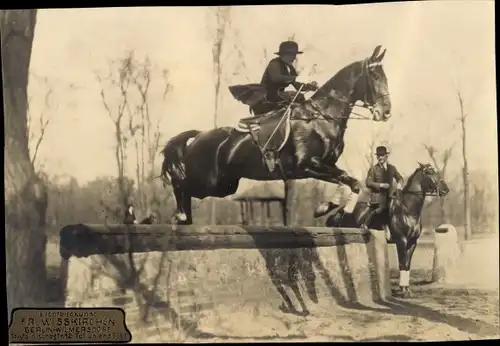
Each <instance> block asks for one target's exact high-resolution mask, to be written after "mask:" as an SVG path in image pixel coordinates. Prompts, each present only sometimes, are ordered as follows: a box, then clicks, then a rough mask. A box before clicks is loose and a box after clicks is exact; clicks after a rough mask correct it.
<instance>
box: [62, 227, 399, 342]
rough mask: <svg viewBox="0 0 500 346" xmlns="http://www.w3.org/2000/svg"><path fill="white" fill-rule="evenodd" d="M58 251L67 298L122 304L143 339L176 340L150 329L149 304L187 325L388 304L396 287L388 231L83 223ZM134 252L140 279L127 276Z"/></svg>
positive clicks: (80, 303)
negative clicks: (145, 318)
mask: <svg viewBox="0 0 500 346" xmlns="http://www.w3.org/2000/svg"><path fill="white" fill-rule="evenodd" d="M60 252H61V256H62V263H61V268H64V269H62V270H64V271H65V273H61V277H62V278H64V279H63V281H64V282H65V283H64V286H65V292H66V298H65V299H66V300H65V306H66V307H92V306H119V307H122V308H124V309H125V311H126V316H127V326H129V329H130V330H131V332H132V336H133V340H134V341H137V342H141V341H144V342H152V341H156V342H158V341H164V342H165V341H170V339H168V338H166V337H165V336H162V334H160V333H159V332H158V331H156V330H154V331H152V330H151V331H150V332H145V328H144V324H140V323H139V322H138V321H140V320H141V316H144V314H145V312H144V311H145V310H146V311H149V312H148V313H147V314H149V316H150V317H148V318H150V319H152V320H155V321H157V322H156V323H157V324H159V325H161V326H162V327H161V328H167V326H169V325H170V326H171V325H172V323H174V324H177V325H179V326H181V327H180V328H181V329H182V328H183V327H182V325H189V328H187V327H186V328H187V329H186V330H185V331H184V332H185V333H188V334H189V333H191V331H192V330H193V328H194V329H196V328H198V327H196V326H203V327H200V328H201V329H202V330H201V331H199V332H201V333H203V328H211V330H215V331H217V330H218V329H217V328H219V327H218V326H219V325H222V324H224V323H226V322H224V321H225V320H227V323H230V320H231V319H234V318H244V319H249V320H252V319H255V318H257V319H259V317H258V316H259V315H262V316H268V317H266V318H271V317H269V316H275V315H276V316H277V317H276V318H278V319H279V318H280V317H279V316H281V314H283V313H289V312H292V313H294V312H293V311H297V312H300V313H309V311H311V309H313V311H314V309H319V310H320V311H324V312H322V313H328V311H331V309H332V308H334V307H335V306H341V307H349V306H352V304H353V303H356V304H362V305H365V306H372V305H373V306H380V305H379V302H381V301H383V300H387V299H388V298H389V297H390V296H391V289H390V277H389V276H390V275H389V274H390V273H389V268H388V258H387V244H386V241H385V235H384V234H383V232H377V231H370V230H359V229H334V228H323V227H283V226H265V227H264V226H239V225H238V226H236V225H235V226H229V225H227V226H226V225H217V226H203V225H189V226H177V225H170V224H160V225H130V226H126V225H93V224H75V225H68V226H66V227H64V228H63V229H62V230H61V231H60ZM128 261H133V262H134V265H135V266H136V271H135V273H136V274H137V275H139V279H138V280H136V281H135V282H136V283H137V282H139V284H133V285H132V286H131V284H130V281H128V283H127V275H130V265H129V262H128ZM124 278H125V279H124ZM124 281H125V282H126V283H125V284H124ZM145 306H147V307H146V308H145ZM313 313H314V312H313ZM151 314H153V315H151ZM168 316H176V317H174V319H175V322H172V321H171V320H170V319H171V317H168ZM238 316H240V317H238ZM256 316H257V317H256ZM221 319H222V320H221ZM186 321H191V322H186ZM192 321H196V322H192ZM190 323H191V324H190ZM192 323H195V325H194V327H193V324H192ZM272 325H280V324H279V323H278V324H272ZM207 326H212V327H207ZM242 327H243V325H242ZM141 333H142V334H141ZM164 333H165V334H163V335H168V332H167V331H165V332H164ZM221 333H224V332H223V331H221ZM236 333H237V331H236ZM241 333H245V331H242V332H241ZM259 333H263V335H266V334H269V333H273V334H276V333H278V334H283V335H286V333H288V332H287V330H283V331H279V330H278V331H276V330H266V328H265V326H262V327H260V329H259V330H258V331H254V332H252V336H253V337H258V334H259Z"/></svg>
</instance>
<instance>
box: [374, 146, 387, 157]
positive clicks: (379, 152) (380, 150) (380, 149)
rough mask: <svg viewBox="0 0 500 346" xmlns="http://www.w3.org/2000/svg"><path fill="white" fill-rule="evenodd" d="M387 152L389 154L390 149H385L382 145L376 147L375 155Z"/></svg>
mask: <svg viewBox="0 0 500 346" xmlns="http://www.w3.org/2000/svg"><path fill="white" fill-rule="evenodd" d="M387 154H390V151H389V150H387V148H386V147H384V146H383V145H381V146H378V147H377V149H376V152H375V155H387Z"/></svg>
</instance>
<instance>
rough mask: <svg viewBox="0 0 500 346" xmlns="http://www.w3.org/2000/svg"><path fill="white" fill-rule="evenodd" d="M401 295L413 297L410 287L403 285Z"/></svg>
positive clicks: (402, 296)
mask: <svg viewBox="0 0 500 346" xmlns="http://www.w3.org/2000/svg"><path fill="white" fill-rule="evenodd" d="M400 296H401V298H411V296H412V293H411V291H410V289H409V288H408V287H401V291H400Z"/></svg>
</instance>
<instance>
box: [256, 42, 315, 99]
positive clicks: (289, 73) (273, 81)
mask: <svg viewBox="0 0 500 346" xmlns="http://www.w3.org/2000/svg"><path fill="white" fill-rule="evenodd" d="M302 53H303V52H301V51H299V46H298V44H297V43H296V42H294V41H284V42H281V44H280V46H279V50H278V52H277V53H274V54H276V55H278V56H277V57H276V58H274V59H272V60H271V61H270V62H269V64H268V65H267V68H266V70H265V71H264V74H263V76H262V80H261V82H260V83H261V84H264V85H266V89H267V99H268V100H269V101H271V102H275V103H278V102H283V101H285V102H292V100H293V99H294V98H295V96H296V95H297V91H298V90H299V89H300V87H302V90H303V91H316V90H317V89H318V84H317V83H316V82H312V83H301V82H298V81H296V79H297V76H298V73H297V70H295V67H294V66H293V63H294V61H295V60H296V59H297V54H302ZM289 85H293V87H294V88H295V89H296V90H297V91H285V88H287V87H288V86H289ZM296 101H298V102H303V101H305V98H304V95H302V94H300V95H297V98H296Z"/></svg>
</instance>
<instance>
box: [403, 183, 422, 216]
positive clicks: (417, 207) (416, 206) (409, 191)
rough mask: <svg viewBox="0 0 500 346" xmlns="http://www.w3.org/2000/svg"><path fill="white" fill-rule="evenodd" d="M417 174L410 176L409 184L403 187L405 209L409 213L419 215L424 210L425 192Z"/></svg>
mask: <svg viewBox="0 0 500 346" xmlns="http://www.w3.org/2000/svg"><path fill="white" fill-rule="evenodd" d="M416 178H417V176H416V175H413V176H412V177H410V179H409V181H408V184H407V185H406V186H405V187H404V188H403V200H402V203H403V205H404V209H405V211H406V212H407V213H409V214H411V215H413V216H416V217H418V216H419V215H420V213H421V212H422V209H423V207H424V201H425V192H426V191H424V190H423V189H422V187H421V184H420V181H419V179H416Z"/></svg>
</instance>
